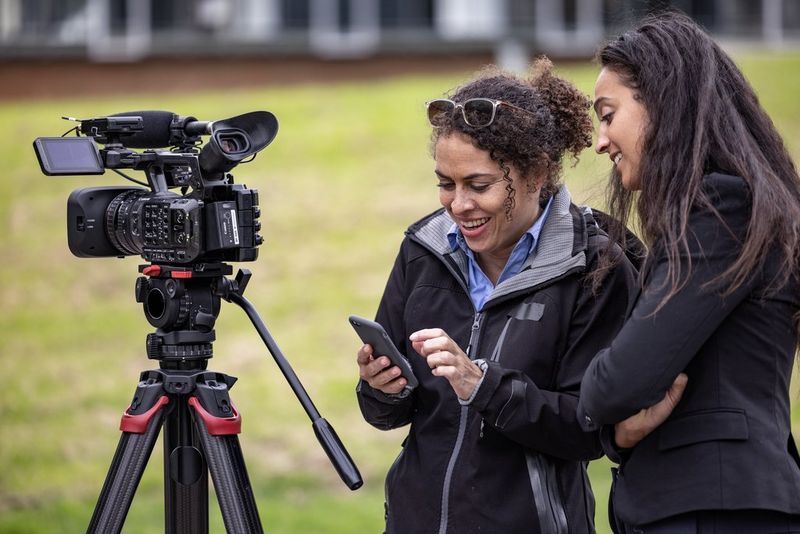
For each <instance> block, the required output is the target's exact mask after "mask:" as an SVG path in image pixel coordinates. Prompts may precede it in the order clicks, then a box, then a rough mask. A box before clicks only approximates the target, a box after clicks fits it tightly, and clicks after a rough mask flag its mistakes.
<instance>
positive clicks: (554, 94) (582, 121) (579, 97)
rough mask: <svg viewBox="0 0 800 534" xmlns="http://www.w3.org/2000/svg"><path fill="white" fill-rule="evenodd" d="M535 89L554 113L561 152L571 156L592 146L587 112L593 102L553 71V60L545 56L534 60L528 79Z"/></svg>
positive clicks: (590, 122) (590, 126) (590, 124)
mask: <svg viewBox="0 0 800 534" xmlns="http://www.w3.org/2000/svg"><path fill="white" fill-rule="evenodd" d="M528 83H530V84H531V85H532V86H533V88H534V90H535V91H536V92H537V93H538V94H539V95H540V96H541V97H542V99H543V100H544V101H545V102H546V104H547V107H548V108H549V109H550V112H551V113H552V114H553V119H554V121H555V127H556V129H557V130H558V131H559V132H561V133H562V137H561V139H563V141H564V146H563V147H561V148H562V150H563V151H565V152H569V153H570V154H572V155H573V157H577V156H578V154H579V153H580V152H581V151H582V150H583V149H585V148H587V147H590V146H592V119H591V116H590V115H589V113H588V110H589V108H591V106H592V102H591V100H590V99H589V97H588V96H586V95H585V94H583V93H581V92H580V91H579V90H578V88H577V87H575V86H574V85H573V84H572V83H570V82H568V81H567V80H565V79H563V78H560V77H559V76H556V75H555V74H554V73H553V62H552V61H550V60H549V59H548V58H546V57H544V56H543V57H540V58H539V59H537V60H536V61H535V62H534V63H533V65H532V66H531V69H530V76H529V78H528Z"/></svg>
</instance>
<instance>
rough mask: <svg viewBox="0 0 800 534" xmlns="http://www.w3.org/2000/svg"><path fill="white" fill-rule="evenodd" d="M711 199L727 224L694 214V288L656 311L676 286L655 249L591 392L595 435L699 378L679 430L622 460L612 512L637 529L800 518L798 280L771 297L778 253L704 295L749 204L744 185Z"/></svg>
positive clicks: (586, 413)
mask: <svg viewBox="0 0 800 534" xmlns="http://www.w3.org/2000/svg"><path fill="white" fill-rule="evenodd" d="M702 189H703V191H704V192H705V193H706V195H708V197H709V199H710V201H711V203H712V204H713V206H714V207H715V208H716V209H717V210H718V212H719V215H720V217H718V216H716V215H714V214H713V213H712V211H711V210H709V209H707V208H706V209H703V208H700V207H698V208H695V209H694V210H693V211H692V213H691V215H690V219H689V229H688V230H689V234H688V243H689V251H688V258H690V259H691V266H692V271H691V276H690V277H689V279H688V282H687V283H686V285H685V286H684V287H683V288H682V289H681V290H680V291H679V292H678V293H677V294H676V295H675V296H673V297H672V299H671V300H669V302H668V303H667V304H666V305H665V306H664V307H662V308H661V309H660V310H658V312H655V310H656V307H657V305H658V304H659V302H660V301H661V297H662V296H663V295H664V293H665V291H666V290H667V287H666V286H667V285H668V284H666V282H667V280H666V276H667V261H666V257H665V255H664V254H663V253H662V254H659V252H658V247H657V246H656V247H655V248H654V250H655V252H654V253H653V256H652V257H651V258H649V261H648V264H647V267H646V268H645V273H644V276H645V279H644V280H645V281H644V288H643V290H642V292H641V293H640V295H639V297H638V299H637V300H636V301H635V304H634V306H633V307H632V310H631V312H630V314H629V317H628V319H627V321H626V323H625V325H624V326H623V328H622V330H621V331H620V332H619V334H618V335H617V336H616V338H615V339H614V341H613V342H612V344H611V346H610V347H609V348H607V349H604V350H603V351H601V352H600V353H599V354H598V355H597V357H596V358H595V359H594V361H593V362H592V363H591V364H590V365H589V368H588V369H587V372H586V375H585V376H584V378H583V381H582V384H581V399H580V404H579V407H578V416H579V418H580V419H581V422H582V425H583V427H584V428H585V429H586V430H593V429H597V428H598V427H600V426H601V425H611V424H614V423H616V422H619V421H621V420H623V419H625V418H627V417H628V416H630V415H633V414H635V413H636V412H638V411H639V410H640V409H642V408H645V407H647V406H650V405H652V404H654V403H656V402H658V401H660V400H661V399H662V398H663V397H664V394H665V393H666V391H667V389H668V388H669V386H670V385H671V384H672V381H673V380H674V379H675V377H676V376H677V375H678V373H680V372H681V371H684V372H686V373H687V374H688V376H689V383H688V385H687V389H686V391H685V392H684V395H683V398H682V399H681V401H680V403H679V404H678V406H677V407H676V409H675V411H674V412H673V413H672V414H671V416H670V417H669V419H668V420H667V421H665V422H664V423H663V424H662V425H661V426H660V427H659V428H657V429H656V430H655V431H654V432H653V433H651V434H650V435H649V436H647V437H646V438H645V439H644V440H642V441H641V442H640V443H639V444H638V445H636V447H634V448H633V449H631V450H629V451H626V453H625V454H623V455H622V458H621V460H622V463H621V465H620V469H619V474H618V477H617V479H616V483H615V485H614V489H613V492H612V493H613V495H612V503H613V506H614V509H615V513H616V515H617V516H618V517H619V518H620V519H622V520H623V521H624V522H625V523H627V524H629V525H640V524H645V523H648V522H651V521H656V520H659V519H663V518H666V517H671V516H674V515H677V514H681V513H684V512H691V511H696V510H741V509H765V510H776V511H781V512H787V513H794V514H800V457H798V452H797V447H796V445H795V443H794V441H793V440H792V436H791V433H790V430H791V429H790V399H789V380H790V377H791V372H792V365H793V363H794V360H795V348H796V340H797V337H796V336H797V332H796V329H795V325H794V319H793V316H794V315H795V314H796V313H798V310H800V285H799V284H798V281H797V277H796V276H795V277H794V278H793V279H792V280H791V281H790V282H789V283H788V284H785V285H784V287H782V288H779V290H778V291H777V292H775V291H773V292H767V291H766V290H767V289H768V288H769V286H770V282H772V281H773V279H774V277H775V275H776V274H779V273H778V272H777V271H778V269H779V265H778V257H777V255H776V254H775V253H774V252H772V253H770V254H769V255H768V256H767V258H766V262H765V267H764V269H762V270H761V271H760V272H758V273H754V275H753V276H752V278H751V279H750V280H749V281H748V282H747V283H745V284H744V285H743V286H741V287H740V288H739V289H737V291H736V292H735V293H733V294H732V295H728V296H727V297H723V296H721V292H720V291H719V290H718V288H717V289H715V288H711V287H708V286H706V285H705V284H706V282H708V281H710V280H712V279H713V278H714V277H715V276H718V275H719V274H720V273H722V272H723V271H725V269H727V268H728V267H729V266H730V265H731V264H732V262H733V261H734V260H735V259H736V258H737V256H738V254H739V251H740V250H741V240H742V239H743V237H744V236H745V234H746V231H747V221H748V218H749V215H750V205H751V204H750V198H749V192H748V191H749V190H748V188H747V186H746V184H745V182H744V180H742V179H741V178H739V177H734V176H726V175H722V174H711V175H708V176H706V177H705V178H704V180H703V184H702ZM688 258H683V261H682V262H681V263H682V265H681V266H682V268H683V269H686V268H687V265H688V263H687V261H686V260H687V259H688ZM684 272H686V271H684Z"/></svg>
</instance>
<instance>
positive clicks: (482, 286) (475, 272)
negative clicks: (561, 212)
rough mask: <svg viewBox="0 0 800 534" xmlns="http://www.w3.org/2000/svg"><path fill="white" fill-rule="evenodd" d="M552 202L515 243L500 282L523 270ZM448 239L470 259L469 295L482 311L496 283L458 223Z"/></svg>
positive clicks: (549, 202) (476, 307) (537, 239)
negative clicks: (480, 262) (486, 271)
mask: <svg viewBox="0 0 800 534" xmlns="http://www.w3.org/2000/svg"><path fill="white" fill-rule="evenodd" d="M552 204H553V199H552V197H551V198H550V200H549V201H548V202H547V206H545V208H544V211H542V215H541V216H540V217H539V218H538V219H536V221H534V223H533V224H532V225H531V227H530V228H528V230H527V231H526V232H525V233H524V234H522V237H520V238H519V241H517V244H516V245H514V249H513V250H512V251H511V256H509V257H508V261H507V262H506V266H505V267H503V272H501V273H500V277H499V278H498V279H497V283H498V284H499V283H500V282H502V281H504V280H508V279H509V278H511V277H512V276H514V275H516V274H518V273H519V272H520V271H521V270H522V266H523V265H524V264H525V260H527V259H528V257H529V256H530V255H531V254H532V253H533V251H534V250H536V245H537V244H538V243H539V234H541V233H542V226H544V221H545V219H547V214H548V213H550V206H551V205H552ZM447 240H448V241H449V242H450V248H451V249H452V250H454V251H455V250H457V249H459V248H460V249H461V250H462V251H464V254H466V255H467V258H468V259H469V261H468V265H469V281H468V283H469V296H470V298H471V299H472V303H473V304H474V305H475V309H476V310H478V311H480V310H482V309H483V304H484V303H485V302H486V299H487V298H488V297H489V295H490V294H491V293H492V290H493V289H494V284H492V281H491V280H489V277H488V276H486V274H484V272H483V270H482V269H481V268H480V266H479V265H478V261H477V259H476V258H475V253H474V252H473V251H472V249H470V248H469V247H468V246H467V242H466V240H465V239H464V236H463V235H462V234H461V230H459V229H458V225H456V224H453V226H451V227H450V230H449V231H448V232H447Z"/></svg>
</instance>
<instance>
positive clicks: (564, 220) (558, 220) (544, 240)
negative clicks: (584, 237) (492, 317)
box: [414, 185, 586, 303]
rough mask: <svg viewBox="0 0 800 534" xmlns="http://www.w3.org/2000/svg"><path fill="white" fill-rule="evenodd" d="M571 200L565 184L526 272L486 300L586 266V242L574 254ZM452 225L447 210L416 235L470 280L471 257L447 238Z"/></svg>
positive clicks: (501, 285)
mask: <svg viewBox="0 0 800 534" xmlns="http://www.w3.org/2000/svg"><path fill="white" fill-rule="evenodd" d="M571 202H572V199H571V197H570V194H569V191H568V190H567V188H566V186H564V185H562V186H561V187H560V188H559V190H558V192H557V193H556V194H555V196H554V197H553V204H552V205H551V206H550V213H549V214H548V216H547V220H546V221H545V223H544V227H543V228H542V233H541V234H540V235H539V244H538V245H537V247H536V250H535V251H534V253H533V254H532V255H531V256H530V257H529V258H528V260H527V261H526V262H525V265H523V267H522V272H520V273H519V274H518V275H517V276H513V277H511V278H510V279H508V280H505V281H503V282H502V283H500V284H498V285H497V286H496V287H495V288H494V290H493V291H492V293H491V294H490V295H489V297H488V298H487V299H486V303H489V302H490V301H492V300H494V299H496V298H499V297H502V296H505V295H508V294H510V293H514V292H515V291H519V290H521V289H526V288H529V287H533V286H536V285H539V284H541V283H543V282H547V281H549V280H552V279H554V278H558V277H559V276H561V275H563V274H565V273H566V272H568V271H570V270H572V269H575V268H581V267H586V254H585V250H586V243H585V242H584V243H582V244H581V246H580V248H579V250H578V251H577V253H576V254H574V255H573V253H574V249H575V229H574V227H573V216H572V213H571V212H570V209H569V208H570V204H571ZM452 225H453V219H452V218H450V215H448V214H447V212H446V211H444V212H442V213H441V214H439V215H438V216H436V217H434V218H432V219H431V220H430V221H428V222H427V223H426V224H425V225H424V226H422V227H420V228H419V229H417V230H416V232H414V235H415V236H416V238H417V239H419V240H420V241H421V242H422V243H423V244H425V245H426V246H427V247H429V248H430V249H431V250H432V251H434V252H436V253H438V254H440V255H442V256H444V257H447V258H450V259H452V260H453V261H454V262H455V263H456V264H457V265H458V267H459V269H460V270H461V272H462V274H463V275H464V279H465V280H467V279H468V278H469V277H468V274H467V265H468V264H467V261H468V260H467V256H466V254H464V253H463V252H461V250H460V249H459V250H456V251H453V250H451V249H450V242H449V241H448V240H447V232H448V230H450V227H451V226H452ZM584 234H585V232H584Z"/></svg>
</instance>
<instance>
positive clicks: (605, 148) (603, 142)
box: [594, 68, 647, 191]
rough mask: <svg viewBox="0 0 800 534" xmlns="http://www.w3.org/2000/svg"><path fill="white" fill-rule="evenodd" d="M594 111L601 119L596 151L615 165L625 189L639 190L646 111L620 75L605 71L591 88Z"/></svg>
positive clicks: (605, 69)
mask: <svg viewBox="0 0 800 534" xmlns="http://www.w3.org/2000/svg"><path fill="white" fill-rule="evenodd" d="M594 96H595V101H594V110H595V113H597V117H598V118H599V119H600V128H599V130H598V136H597V146H596V147H595V150H596V151H597V153H598V154H603V153H606V154H608V155H609V157H610V158H611V161H612V162H613V163H614V166H615V167H616V170H617V171H618V172H619V174H620V177H621V179H622V185H623V187H625V189H628V190H631V191H634V190H637V189H641V177H640V176H639V164H640V162H641V156H642V143H643V142H644V132H645V127H646V125H647V110H646V109H645V107H644V105H642V103H641V100H639V99H637V98H636V92H635V91H634V90H633V89H631V88H630V87H628V86H627V85H625V84H624V83H623V81H622V78H620V76H619V74H617V73H616V72H614V71H613V70H610V69H608V68H604V69H603V70H601V71H600V75H599V76H598V77H597V82H596V83H595V86H594Z"/></svg>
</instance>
